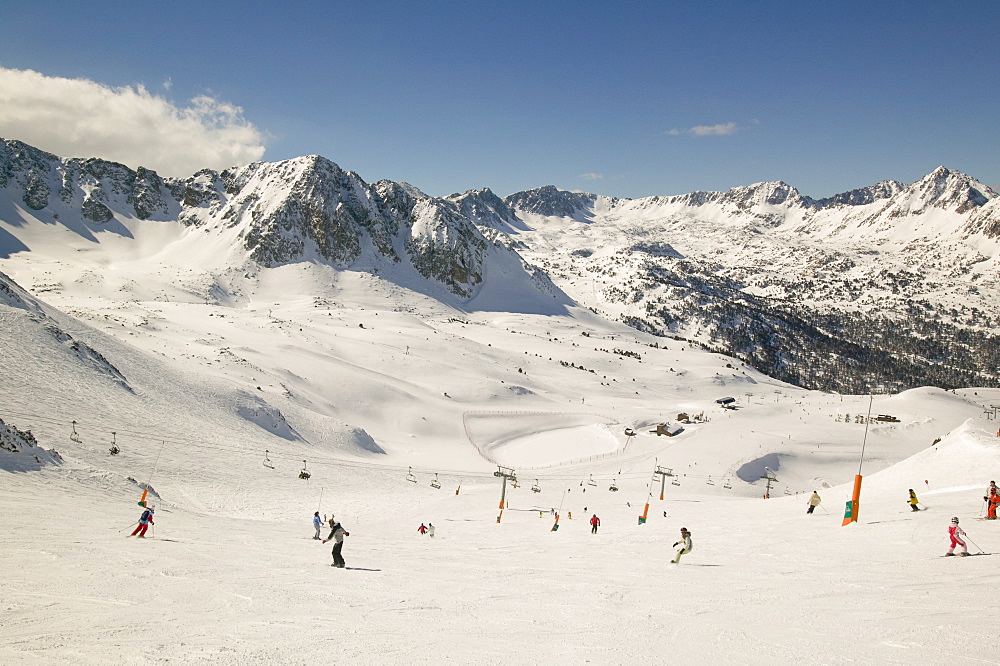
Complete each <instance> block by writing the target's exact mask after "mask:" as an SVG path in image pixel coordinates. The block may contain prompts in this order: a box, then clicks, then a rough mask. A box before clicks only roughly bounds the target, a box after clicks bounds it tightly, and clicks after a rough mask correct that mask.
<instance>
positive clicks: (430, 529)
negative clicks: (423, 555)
mask: <svg viewBox="0 0 1000 666" xmlns="http://www.w3.org/2000/svg"><path fill="white" fill-rule="evenodd" d="M427 536H429V537H433V536H434V523H427Z"/></svg>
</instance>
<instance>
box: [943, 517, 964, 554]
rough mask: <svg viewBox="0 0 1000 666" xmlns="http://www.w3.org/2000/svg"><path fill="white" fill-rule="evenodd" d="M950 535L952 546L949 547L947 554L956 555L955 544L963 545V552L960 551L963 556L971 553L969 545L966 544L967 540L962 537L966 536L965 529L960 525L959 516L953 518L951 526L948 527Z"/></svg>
mask: <svg viewBox="0 0 1000 666" xmlns="http://www.w3.org/2000/svg"><path fill="white" fill-rule="evenodd" d="M948 536H950V537H951V548H949V549H948V552H947V553H945V556H949V555H954V554H955V546H961V547H962V552H961V553H959V555H961V556H962V557H965V556H966V555H968V554H969V547H968V546H966V545H965V541H964V540H963V539H962V537H964V536H965V530H963V529H962V528H961V527H959V526H958V518H957V517H955V518H952V519H951V527H949V528H948Z"/></svg>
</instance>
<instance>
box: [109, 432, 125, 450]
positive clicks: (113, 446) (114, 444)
mask: <svg viewBox="0 0 1000 666" xmlns="http://www.w3.org/2000/svg"><path fill="white" fill-rule="evenodd" d="M115 434H116V433H111V448H110V449H108V453H109V454H110V455H113V456H116V455H118V454H119V453H121V451H122V450H121V449H119V448H118V442H117V439H116V437H115Z"/></svg>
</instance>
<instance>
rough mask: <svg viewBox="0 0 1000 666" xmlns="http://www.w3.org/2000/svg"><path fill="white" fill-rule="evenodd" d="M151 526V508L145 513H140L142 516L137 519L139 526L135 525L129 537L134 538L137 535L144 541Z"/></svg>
mask: <svg viewBox="0 0 1000 666" xmlns="http://www.w3.org/2000/svg"><path fill="white" fill-rule="evenodd" d="M152 524H153V507H148V508H147V509H146V510H145V511H143V512H142V516H140V517H139V524H138V525H136V528H135V530H133V531H132V534H129V536H135V535H136V534H138V535H139V538H140V539H145V538H146V530H148V529H149V526H150V525H152Z"/></svg>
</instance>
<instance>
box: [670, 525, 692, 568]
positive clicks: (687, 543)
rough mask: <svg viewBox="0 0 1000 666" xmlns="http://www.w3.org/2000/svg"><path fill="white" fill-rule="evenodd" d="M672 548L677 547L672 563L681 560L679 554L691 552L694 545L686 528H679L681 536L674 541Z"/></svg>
mask: <svg viewBox="0 0 1000 666" xmlns="http://www.w3.org/2000/svg"><path fill="white" fill-rule="evenodd" d="M674 548H676V549H677V554H676V555H674V559H673V560H671V561H672V562H673V563H674V564H677V563H679V562H680V561H681V555H686V554H688V553H690V552H691V549H692V548H694V546H693V545H692V543H691V533H690V532H688V528H686V527H682V528H681V538H680V539H679V540H678V541H675V542H674Z"/></svg>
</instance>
